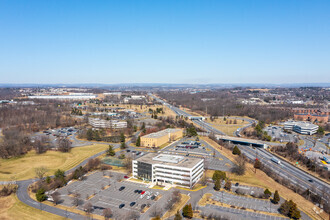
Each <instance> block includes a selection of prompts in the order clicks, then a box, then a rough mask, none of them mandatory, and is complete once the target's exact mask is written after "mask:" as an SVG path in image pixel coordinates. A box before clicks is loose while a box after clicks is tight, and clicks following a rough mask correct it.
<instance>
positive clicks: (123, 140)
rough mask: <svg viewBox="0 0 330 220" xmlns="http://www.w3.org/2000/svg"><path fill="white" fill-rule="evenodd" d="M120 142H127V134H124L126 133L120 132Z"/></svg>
mask: <svg viewBox="0 0 330 220" xmlns="http://www.w3.org/2000/svg"><path fill="white" fill-rule="evenodd" d="M120 142H122V143H125V135H124V133H120Z"/></svg>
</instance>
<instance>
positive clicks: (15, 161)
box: [0, 144, 108, 181]
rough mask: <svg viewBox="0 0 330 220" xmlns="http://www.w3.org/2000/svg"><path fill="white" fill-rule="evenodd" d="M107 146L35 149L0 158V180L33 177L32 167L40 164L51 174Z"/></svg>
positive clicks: (65, 168)
mask: <svg viewBox="0 0 330 220" xmlns="http://www.w3.org/2000/svg"><path fill="white" fill-rule="evenodd" d="M107 148H108V145H101V144H95V145H90V146H84V147H76V148H73V149H72V150H71V152H70V153H61V152H58V151H48V152H46V153H44V154H36V153H35V151H30V152H29V153H27V154H26V155H24V156H22V157H18V158H10V159H0V180H2V181H6V180H13V179H15V180H24V179H31V178H34V177H35V172H34V168H36V167H40V166H45V167H47V168H48V169H49V172H48V175H53V174H54V171H55V170H57V169H61V170H69V169H71V168H73V167H75V166H76V165H78V164H79V163H81V162H82V161H84V160H85V159H87V158H88V157H90V156H92V155H94V154H97V153H99V152H101V151H104V150H106V149H107Z"/></svg>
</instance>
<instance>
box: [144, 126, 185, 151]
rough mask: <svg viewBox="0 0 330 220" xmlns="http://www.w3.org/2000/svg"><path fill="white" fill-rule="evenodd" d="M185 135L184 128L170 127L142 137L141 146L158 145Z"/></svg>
mask: <svg viewBox="0 0 330 220" xmlns="http://www.w3.org/2000/svg"><path fill="white" fill-rule="evenodd" d="M182 136H183V131H182V129H176V128H168V129H165V130H161V131H158V132H155V133H151V134H147V135H144V136H142V137H141V146H143V147H158V146H161V145H163V144H165V143H167V142H170V141H174V140H176V139H178V138H181V137H182Z"/></svg>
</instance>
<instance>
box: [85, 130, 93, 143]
mask: <svg viewBox="0 0 330 220" xmlns="http://www.w3.org/2000/svg"><path fill="white" fill-rule="evenodd" d="M86 137H87V140H89V141H91V140H93V130H92V129H91V128H90V129H88V130H87V134H86Z"/></svg>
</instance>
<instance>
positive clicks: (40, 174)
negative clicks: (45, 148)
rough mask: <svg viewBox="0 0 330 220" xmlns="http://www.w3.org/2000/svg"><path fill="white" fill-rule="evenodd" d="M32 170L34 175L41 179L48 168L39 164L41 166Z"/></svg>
mask: <svg viewBox="0 0 330 220" xmlns="http://www.w3.org/2000/svg"><path fill="white" fill-rule="evenodd" d="M34 172H35V173H36V176H37V177H38V178H39V179H40V180H41V179H42V178H44V176H45V174H46V173H47V172H48V168H47V167H44V166H41V167H36V168H35V169H34Z"/></svg>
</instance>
